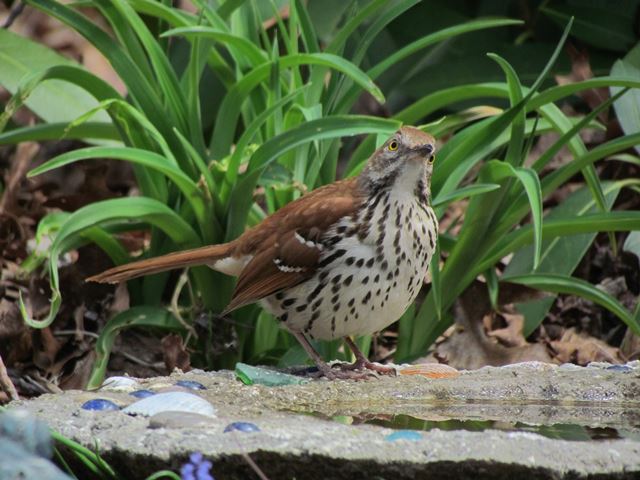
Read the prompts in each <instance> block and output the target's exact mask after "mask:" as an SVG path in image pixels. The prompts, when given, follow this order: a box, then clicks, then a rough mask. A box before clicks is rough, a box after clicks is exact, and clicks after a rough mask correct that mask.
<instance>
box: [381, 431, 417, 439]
mask: <svg viewBox="0 0 640 480" xmlns="http://www.w3.org/2000/svg"><path fill="white" fill-rule="evenodd" d="M384 439H385V440H386V441H387V442H395V441H397V440H410V441H412V442H415V441H418V440H421V439H422V434H421V433H420V432H416V431H415V430H398V431H396V432H393V433H390V434H389V435H387V436H385V437H384Z"/></svg>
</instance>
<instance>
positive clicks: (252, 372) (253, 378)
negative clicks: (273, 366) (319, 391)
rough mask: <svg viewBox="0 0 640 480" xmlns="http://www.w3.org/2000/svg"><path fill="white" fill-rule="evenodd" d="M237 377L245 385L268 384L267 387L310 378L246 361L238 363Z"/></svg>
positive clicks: (299, 382)
mask: <svg viewBox="0 0 640 480" xmlns="http://www.w3.org/2000/svg"><path fill="white" fill-rule="evenodd" d="M236 377H238V378H239V379H240V381H242V383H244V384H245V385H266V386H267V387H280V386H282V385H299V384H301V383H307V382H308V381H309V380H307V379H304V378H301V377H296V376H295V375H289V374H288V373H282V372H277V371H275V370H270V369H267V368H261V367H253V366H251V365H247V364H246V363H240V362H238V363H236Z"/></svg>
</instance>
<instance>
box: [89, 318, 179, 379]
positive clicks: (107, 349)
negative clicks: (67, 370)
mask: <svg viewBox="0 0 640 480" xmlns="http://www.w3.org/2000/svg"><path fill="white" fill-rule="evenodd" d="M131 327H152V328H160V329H162V330H171V331H174V332H179V331H181V330H184V329H185V326H184V325H183V324H182V323H180V322H179V321H178V320H177V319H176V318H175V317H174V316H173V315H172V314H171V313H170V312H169V311H168V310H166V309H164V308H160V307H148V306H140V307H133V308H130V309H129V310H125V311H124V312H120V313H118V314H117V315H115V316H114V317H112V318H111V319H110V320H109V321H108V322H107V324H106V325H105V326H104V328H103V329H102V332H100V336H99V337H98V340H97V341H96V360H95V363H94V364H93V368H92V370H91V376H90V377H89V382H88V383H87V386H86V388H87V389H88V390H92V389H95V388H98V387H100V385H102V382H103V381H104V375H105V372H106V371H107V364H108V363H109V356H110V355H111V350H112V348H113V344H114V342H115V340H116V337H117V336H118V335H119V334H120V332H121V331H122V330H124V329H126V328H131Z"/></svg>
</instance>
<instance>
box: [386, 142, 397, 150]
mask: <svg viewBox="0 0 640 480" xmlns="http://www.w3.org/2000/svg"><path fill="white" fill-rule="evenodd" d="M387 148H388V149H389V150H391V151H392V152H394V151H396V150H397V149H398V142H396V141H395V140H392V141H391V142H389V146H388V147H387Z"/></svg>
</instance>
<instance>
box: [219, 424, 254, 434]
mask: <svg viewBox="0 0 640 480" xmlns="http://www.w3.org/2000/svg"><path fill="white" fill-rule="evenodd" d="M233 430H237V431H239V432H244V433H249V432H259V431H260V429H259V428H258V426H257V425H256V424H255V423H250V422H233V423H230V424H229V425H227V426H226V427H224V432H225V433H227V432H231V431H233Z"/></svg>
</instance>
